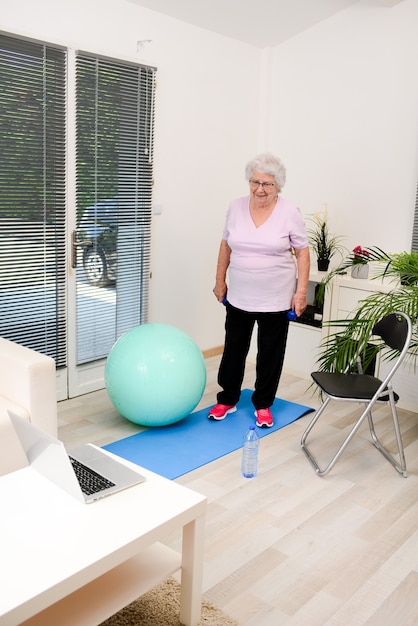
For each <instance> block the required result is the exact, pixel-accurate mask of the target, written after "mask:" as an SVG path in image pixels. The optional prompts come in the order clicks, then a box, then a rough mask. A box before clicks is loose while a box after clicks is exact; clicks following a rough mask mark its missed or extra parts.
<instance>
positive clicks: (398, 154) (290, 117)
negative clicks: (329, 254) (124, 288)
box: [265, 0, 418, 252]
mask: <svg viewBox="0 0 418 626" xmlns="http://www.w3.org/2000/svg"><path fill="white" fill-rule="evenodd" d="M265 54H268V55H269V58H270V65H271V78H272V87H271V91H272V102H274V108H273V114H271V123H270V138H269V147H270V149H271V150H272V151H275V152H278V153H279V154H281V155H282V157H283V160H284V161H285V163H286V165H287V167H288V183H287V185H286V187H285V190H284V195H287V196H288V197H289V198H290V199H293V200H295V201H297V202H298V203H299V205H300V207H301V209H302V211H303V213H304V214H305V215H308V214H311V213H313V212H315V211H318V210H322V209H323V208H324V205H325V204H327V205H328V210H329V217H330V222H331V224H332V227H333V230H334V231H335V232H337V233H338V234H342V235H345V236H346V239H345V241H344V242H343V243H344V245H346V246H347V247H348V249H349V250H351V249H352V248H353V247H354V246H355V245H362V246H372V245H377V246H380V247H381V248H383V249H385V250H387V251H392V252H397V251H400V250H405V249H410V247H411V229H412V222H413V210H414V205H415V193H416V187H417V180H418V132H417V131H418V80H417V60H418V2H417V1H416V0H403V1H402V2H400V4H398V5H396V6H394V7H392V8H390V7H388V6H385V5H384V3H382V2H381V1H379V2H377V1H375V0H361V1H360V2H358V3H356V4H354V5H352V6H351V7H350V8H348V9H346V10H345V11H343V12H341V13H338V14H337V15H335V16H334V17H332V18H330V19H328V20H326V21H324V22H323V23H322V24H320V25H318V26H316V27H315V28H312V29H310V30H308V31H306V32H304V33H303V34H301V35H299V36H297V37H295V38H293V39H291V40H289V41H288V42H286V43H284V44H282V45H281V46H279V47H277V48H275V49H274V50H272V51H271V50H270V51H268V52H267V53H265Z"/></svg>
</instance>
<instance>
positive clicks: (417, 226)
mask: <svg viewBox="0 0 418 626" xmlns="http://www.w3.org/2000/svg"><path fill="white" fill-rule="evenodd" d="M411 249H412V252H418V186H417V195H416V199H415V217H414V226H413V230H412V247H411Z"/></svg>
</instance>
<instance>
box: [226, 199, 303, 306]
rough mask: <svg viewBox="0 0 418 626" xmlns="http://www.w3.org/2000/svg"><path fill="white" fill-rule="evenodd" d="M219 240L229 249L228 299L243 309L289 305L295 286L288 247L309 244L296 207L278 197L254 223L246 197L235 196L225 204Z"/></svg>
mask: <svg viewBox="0 0 418 626" xmlns="http://www.w3.org/2000/svg"><path fill="white" fill-rule="evenodd" d="M223 239H225V240H226V241H227V242H228V245H229V247H230V248H231V259H230V264H229V268H228V301H229V302H230V303H231V304H232V305H233V306H235V307H237V308H238V309H242V310H244V311H253V312H273V311H285V310H287V309H289V308H290V306H291V302H292V296H293V294H294V293H295V286H296V264H295V260H294V257H293V255H292V249H293V248H295V249H300V248H306V247H307V246H308V238H307V234H306V229H305V223H304V220H303V217H302V215H301V213H300V211H299V209H298V207H297V206H296V205H294V204H292V203H291V202H288V201H287V200H285V199H284V198H282V197H280V196H279V197H278V199H277V202H276V206H275V207H274V209H273V212H272V213H271V215H270V217H269V218H268V219H267V221H266V222H264V224H262V225H261V226H259V227H258V228H257V227H256V226H255V224H254V222H253V220H252V218H251V214H250V198H249V196H246V197H244V198H238V199H237V200H234V201H233V202H232V203H231V205H230V207H229V209H228V213H227V217H226V222H225V227H224V231H223Z"/></svg>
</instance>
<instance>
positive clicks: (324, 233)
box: [308, 211, 344, 272]
mask: <svg viewBox="0 0 418 626" xmlns="http://www.w3.org/2000/svg"><path fill="white" fill-rule="evenodd" d="M311 221H312V222H313V226H312V228H308V240H309V245H310V246H311V248H312V249H313V251H314V252H315V254H316V259H317V263H318V271H320V272H326V271H327V270H328V267H329V262H330V260H331V258H332V257H333V256H334V254H335V253H337V252H342V251H343V249H344V248H343V247H342V246H341V245H340V243H339V242H340V241H341V239H342V237H337V236H336V235H333V234H331V233H330V231H329V227H328V216H327V211H325V212H323V213H315V214H314V215H313V217H312V218H311Z"/></svg>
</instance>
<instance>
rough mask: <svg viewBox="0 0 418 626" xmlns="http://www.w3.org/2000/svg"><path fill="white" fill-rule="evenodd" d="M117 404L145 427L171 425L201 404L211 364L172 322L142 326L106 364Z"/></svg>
mask: <svg viewBox="0 0 418 626" xmlns="http://www.w3.org/2000/svg"><path fill="white" fill-rule="evenodd" d="M105 384H106V390H107V393H108V394H109V398H110V400H111V401H112V404H113V406H114V407H115V408H116V409H117V410H118V411H119V413H121V415H123V416H124V417H126V418H127V419H128V420H130V421H131V422H135V423H136V424H141V425H142V426H166V425H167V424H173V423H174V422H178V421H179V420H181V419H183V418H184V417H186V416H187V415H189V413H191V412H192V411H193V409H194V408H195V407H196V406H197V404H198V403H199V401H200V399H201V397H202V396H203V392H204V390H205V385H206V366H205V361H204V359H203V355H202V353H201V351H200V350H199V348H198V346H197V345H196V343H195V342H194V341H193V340H192V339H191V338H190V337H189V336H188V335H186V333H184V332H183V331H181V330H179V329H178V328H175V327H174V326H170V325H168V324H142V325H141V326H137V327H136V328H133V329H132V330H130V331H129V332H127V333H125V334H124V335H122V337H121V338H120V339H118V341H117V342H116V343H115V345H114V346H113V348H112V349H111V351H110V353H109V356H108V357H107V361H106V366H105Z"/></svg>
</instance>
